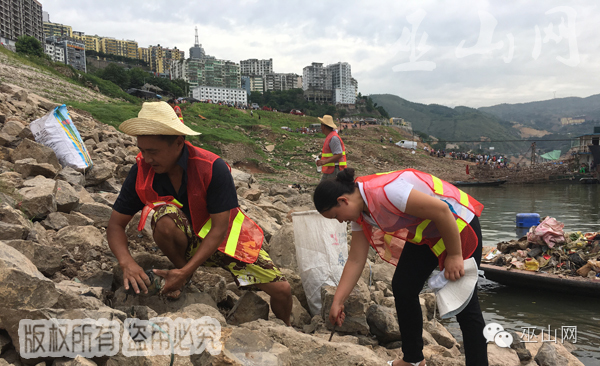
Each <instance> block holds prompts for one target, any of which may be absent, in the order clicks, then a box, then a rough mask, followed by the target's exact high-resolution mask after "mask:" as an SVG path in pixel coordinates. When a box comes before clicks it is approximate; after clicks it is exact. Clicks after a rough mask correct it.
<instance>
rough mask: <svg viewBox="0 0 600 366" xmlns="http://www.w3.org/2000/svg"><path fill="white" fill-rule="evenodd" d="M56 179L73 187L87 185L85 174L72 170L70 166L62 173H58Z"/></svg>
mask: <svg viewBox="0 0 600 366" xmlns="http://www.w3.org/2000/svg"><path fill="white" fill-rule="evenodd" d="M56 179H59V180H64V181H65V182H68V183H69V184H71V185H72V186H75V185H80V186H83V185H85V177H84V176H83V174H82V173H80V172H78V171H77V170H75V169H73V168H71V167H70V166H67V167H64V168H63V169H62V170H61V171H60V172H58V175H57V177H56Z"/></svg>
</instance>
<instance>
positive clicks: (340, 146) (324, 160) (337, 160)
mask: <svg viewBox="0 0 600 366" xmlns="http://www.w3.org/2000/svg"><path fill="white" fill-rule="evenodd" d="M318 118H319V121H321V131H323V133H324V134H325V136H326V137H325V142H324V143H323V149H322V151H321V160H317V166H322V167H323V176H322V177H321V181H323V180H325V179H329V178H335V177H336V175H337V173H339V172H340V171H341V170H344V169H346V166H347V164H346V147H345V146H344V142H343V141H342V138H341V137H340V136H339V135H338V133H337V132H336V130H337V126H336V125H335V123H333V117H331V116H330V115H327V114H326V115H324V116H323V118H321V117H318Z"/></svg>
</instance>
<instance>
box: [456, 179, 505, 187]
mask: <svg viewBox="0 0 600 366" xmlns="http://www.w3.org/2000/svg"><path fill="white" fill-rule="evenodd" d="M504 183H506V180H501V179H498V180H492V181H487V182H481V181H460V180H459V181H456V182H452V185H453V186H455V187H497V186H499V185H501V184H504Z"/></svg>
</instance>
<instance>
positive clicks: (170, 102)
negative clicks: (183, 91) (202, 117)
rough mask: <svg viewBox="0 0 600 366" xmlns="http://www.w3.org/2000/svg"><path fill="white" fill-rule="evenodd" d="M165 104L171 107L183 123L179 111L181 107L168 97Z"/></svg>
mask: <svg viewBox="0 0 600 366" xmlns="http://www.w3.org/2000/svg"><path fill="white" fill-rule="evenodd" d="M167 104H168V105H170V106H171V108H173V110H174V111H175V114H176V115H177V117H178V118H179V120H180V121H181V123H183V114H182V113H181V108H179V106H178V105H177V104H176V102H175V99H169V101H168V102H167Z"/></svg>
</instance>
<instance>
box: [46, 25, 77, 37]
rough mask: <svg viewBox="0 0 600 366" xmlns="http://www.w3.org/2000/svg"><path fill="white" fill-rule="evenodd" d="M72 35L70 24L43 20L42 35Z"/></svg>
mask: <svg viewBox="0 0 600 366" xmlns="http://www.w3.org/2000/svg"><path fill="white" fill-rule="evenodd" d="M52 36H56V37H73V28H72V27H71V26H70V25H64V24H59V23H51V22H44V37H52Z"/></svg>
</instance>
